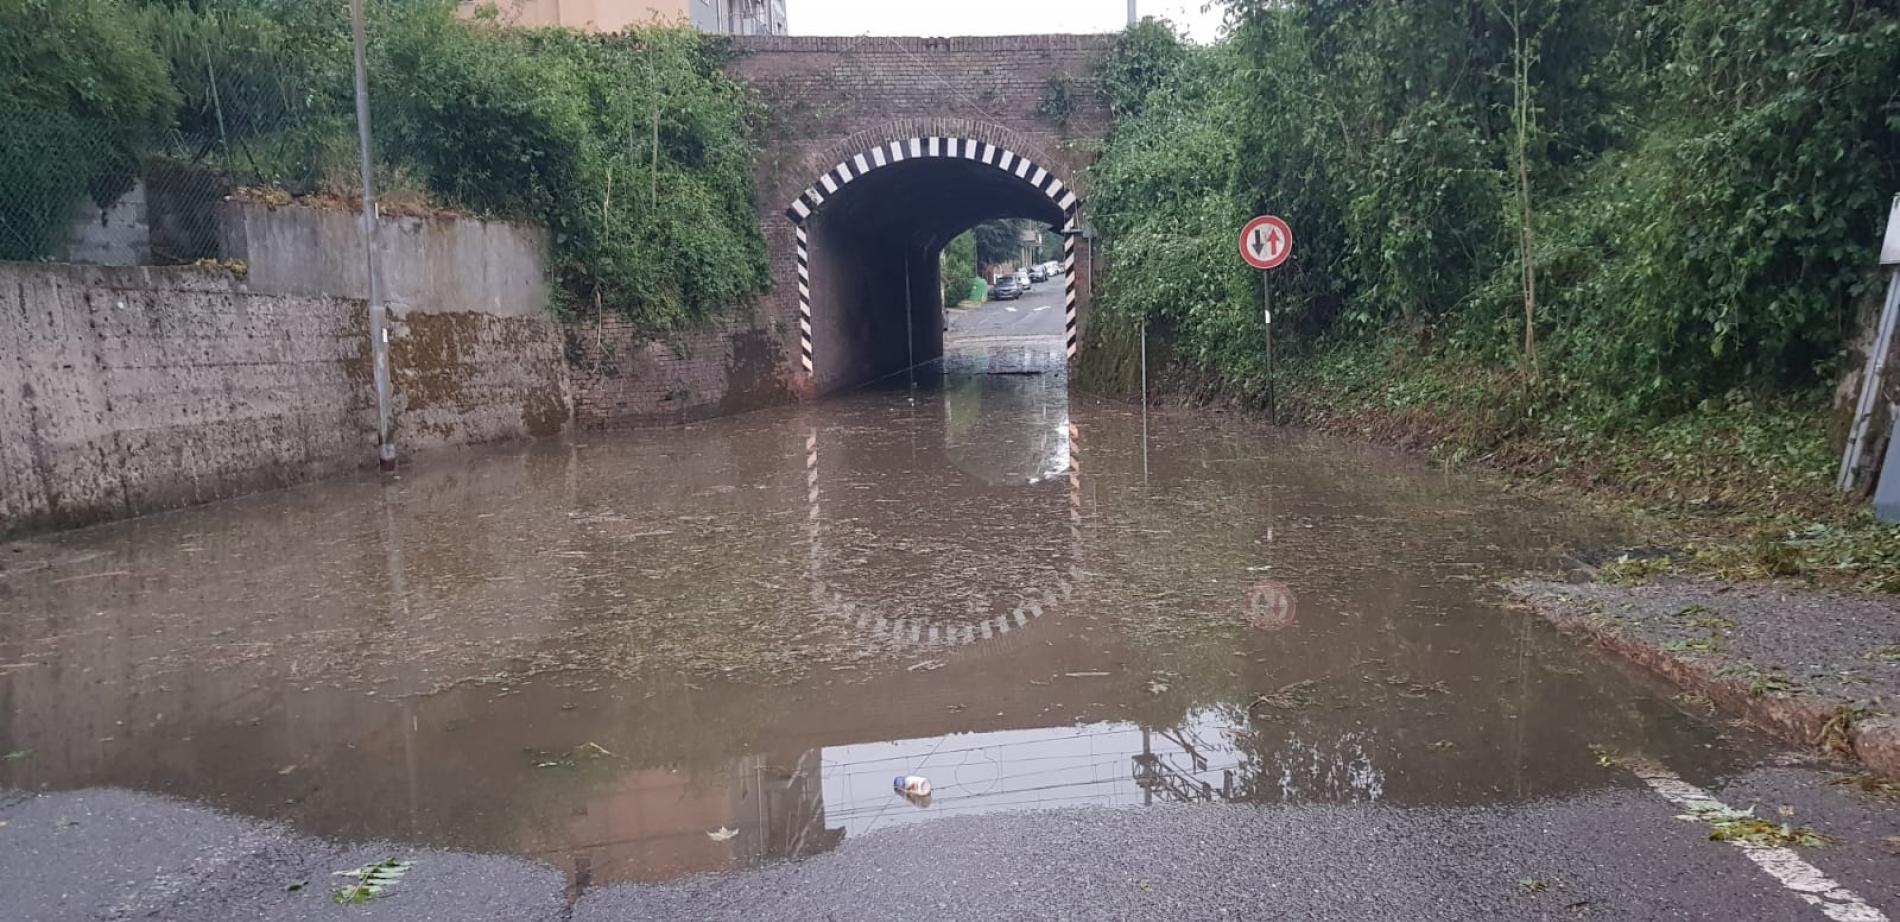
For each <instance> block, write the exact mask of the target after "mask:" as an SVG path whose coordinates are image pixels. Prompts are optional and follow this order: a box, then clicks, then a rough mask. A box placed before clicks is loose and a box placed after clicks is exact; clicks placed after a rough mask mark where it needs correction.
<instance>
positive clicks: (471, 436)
mask: <svg viewBox="0 0 1900 922" xmlns="http://www.w3.org/2000/svg"><path fill="white" fill-rule="evenodd" d="M367 316H368V313H367V308H366V306H365V305H364V304H363V302H361V301H356V300H352V299H348V298H334V297H323V296H295V295H279V294H262V293H259V292H257V291H255V290H253V289H251V288H250V287H249V286H248V285H246V284H244V283H243V282H242V281H240V280H238V279H235V278H233V277H231V276H229V275H226V274H223V273H216V272H204V271H199V270H192V269H157V268H130V269H126V268H116V269H115V268H89V267H79V266H62V265H27V264H0V533H4V532H15V531H23V530H28V529H39V528H51V527H63V526H72V525H82V524H86V523H89V522H95V521H100V520H104V519H110V518H120V517H125V516H131V515H139V514H143V513H147V512H153V511H157V510H161V509H167V508H172V507H176V506H182V505H188V504H192V503H201V502H208V501H211V500H216V499H221V498H225V497H229V496H235V495H239V494H242V493H247V492H253V491H256V490H262V489H269V488H273V487H282V486H287V485H290V484H294V483H299V482H302V481H306V480H310V479H312V478H316V477H322V476H326V475H330V474H336V473H342V472H346V471H350V470H354V469H357V468H360V467H363V466H365V465H366V463H367V462H368V461H369V460H370V459H372V458H373V456H374V446H375V431H376V420H375V408H374V404H373V402H372V399H371V388H370V378H369V362H368V359H367V353H368V344H369V335H368V329H367V320H366V318H367ZM561 344H562V341H561V333H560V326H559V324H557V323H555V322H554V321H553V320H551V319H549V318H546V317H539V318H523V317H497V316H493V315H489V314H485V313H481V312H474V311H463V312H454V313H446V312H445V313H436V314H421V313H411V314H408V315H399V316H398V317H397V318H396V320H395V322H394V323H392V325H391V354H392V357H393V364H394V366H395V368H396V369H397V371H396V374H395V387H396V399H395V407H394V408H395V422H396V432H395V434H396V439H397V444H398V445H399V446H400V447H401V449H402V453H403V455H404V456H405V457H406V458H409V459H411V460H413V459H414V458H415V457H416V456H418V455H422V454H426V453H429V452H431V451H435V450H439V449H443V448H449V447H455V446H462V445H471V444H477V443H481V442H491V441H497V440H504V439H515V438H523V437H528V436H538V435H549V434H554V433H558V432H560V431H561V429H562V427H563V426H564V425H565V424H566V422H567V418H568V403H567V397H566V392H565V387H566V381H565V376H564V373H563V368H564V362H563V359H562V356H561Z"/></svg>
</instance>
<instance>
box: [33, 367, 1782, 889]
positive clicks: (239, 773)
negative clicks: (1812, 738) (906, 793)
mask: <svg viewBox="0 0 1900 922" xmlns="http://www.w3.org/2000/svg"><path fill="white" fill-rule="evenodd" d="M946 364H947V369H946V371H945V373H943V374H931V375H926V376H924V377H923V378H922V379H920V382H919V387H918V388H917V390H915V391H914V392H913V391H910V390H908V389H907V388H905V387H903V386H902V385H901V384H900V386H898V387H897V388H895V389H887V390H877V391H870V392H864V393H859V394H854V395H850V396H846V397H842V398H839V399H835V400H831V401H828V402H824V403H820V404H817V405H811V406H802V407H789V408H783V409H778V410H772V411H767V412H762V413H756V414H752V415H747V416H743V417H738V418H731V419H723V420H716V421H712V422H707V423H703V424H699V425H695V426H691V427H687V428H683V429H678V430H668V431H658V432H652V431H641V432H628V433H611V434H609V433H598V434H587V435H584V436H581V437H577V438H576V439H574V440H573V441H572V442H571V443H568V444H552V443H550V444H537V445H529V446H520V447H509V448H506V449H500V450H494V451H488V452H483V453H479V454H473V455H469V456H465V457H463V458H461V459H458V460H450V461H439V460H438V461H431V462H429V463H427V464H425V465H424V466H423V467H422V468H420V469H417V470H413V471H407V472H405V473H404V474H403V475H402V477H401V478H400V479H395V480H391V481H388V482H387V483H383V482H380V481H378V480H375V479H373V478H364V479H357V480H347V481H338V482H328V483H323V484H317V485H312V486H309V487H305V488H300V489H295V490H290V491H285V492H280V493H273V494H268V495H261V496H256V497H251V498H248V499H243V500H239V501H234V502H228V503H222V504H218V505H215V506H210V507H203V508H198V509H192V510H185V511H181V512H176V513H170V514H165V515H158V516H152V517H149V518H144V519H139V520H135V521H130V522H125V523H120V524H115V525H109V526H104V527H98V528H92V529H87V530H83V531H77V532H71V533H65V534H58V535H50V536H46V537H42V538H38V539H34V540H29V541H23V542H16V543H14V544H11V545H0V612H3V613H4V614H3V615H0V753H10V754H11V755H9V756H8V757H7V758H6V759H5V760H4V761H0V787H14V788H20V789H27V790H39V789H46V790H57V789H70V788H79V787H88V786H102V785H109V786H122V787H128V788H134V789H138V790H144V791H151V792H158V793H164V794H170V795H175V796H179V797H183V798H186V799H189V800H192V801H196V802H200V803H206V804H210V805H215V806H218V807H221V808H225V809H228V810H231V811H234V812H237V813H240V814H244V815H248V816H253V817H258V818H264V819H269V820H275V821H281V822H283V823H285V824H287V825H289V826H291V827H293V828H295V829H297V830H300V831H304V832H309V833H313V834H317V835H322V836H328V837H337V838H341V839H345V840H353V841H355V840H371V839H388V840H393V841H396V842H400V843H412V844H415V845H426V846H439V847H452V848H460V849H471V850H478V851H487V852H499V853H507V854H516V855H524V856H531V857H534V858H536V859H538V860H542V861H545V862H548V863H549V864H552V865H554V866H556V867H558V868H560V869H562V870H563V871H564V872H565V873H567V874H568V875H569V877H570V882H571V884H572V885H574V886H575V887H576V888H577V889H579V888H584V887H587V886H591V885H594V884H603V883H608V882H613V881H658V880H666V879H670V878H676V877H679V876H682V875H689V874H694V873H700V872H707V871H716V870H721V869H725V868H731V867H736V866H745V865H750V864H756V863H759V862H764V861H769V860H775V859H781V858H789V857H799V856H805V855H810V854H814V853H817V852H822V851H825V850H827V849H830V848H832V847H834V846H836V845H837V844H838V843H839V842H841V841H843V840H845V839H847V838H855V837H858V836H862V835H865V834H867V833H870V832H872V831H875V830H879V829H884V828H888V827H892V826H896V825H902V824H910V823H918V822H926V821H929V820H932V819H935V818H938V817H943V816H956V815H966V814H972V813H984V812H991V811H1004V810H1022V809H1033V808H1041V807H1054V806H1069V805H1127V806H1130V807H1139V806H1141V805H1148V806H1147V807H1145V809H1149V810H1152V811H1160V810H1165V809H1168V807H1167V806H1165V805H1169V804H1177V803H1182V802H1187V803H1196V802H1253V803H1264V804H1314V803H1319V804H1325V803H1374V804H1384V805H1392V806H1398V807H1410V806H1471V805H1492V804H1499V805H1509V804H1526V803H1532V802H1536V801H1540V800H1545V799H1549V798H1555V797H1562V796H1566V795H1571V794H1576V793H1579V792H1586V791H1590V790H1592V789H1598V788H1604V787H1610V786H1617V785H1635V784H1638V782H1637V781H1635V779H1633V778H1632V777H1630V776H1628V775H1627V774H1623V775H1618V774H1615V773H1610V772H1605V771H1604V770H1603V769H1602V768H1600V767H1599V766H1598V764H1597V756H1596V753H1597V751H1598V749H1595V748H1593V747H1600V748H1601V749H1607V750H1614V751H1621V752H1640V753H1644V754H1647V755H1650V756H1653V757H1656V758H1659V759H1663V760H1666V761H1667V762H1668V763H1669V764H1670V765H1672V766H1674V767H1675V768H1676V769H1677V770H1678V771H1681V772H1683V773H1684V774H1685V775H1689V774H1692V773H1693V774H1694V775H1696V776H1698V777H1703V778H1720V777H1724V776H1727V775H1729V774H1732V773H1735V772H1737V771H1740V770H1743V769H1744V768H1747V767H1751V766H1753V765H1754V764H1756V762H1755V760H1754V759H1752V758H1750V757H1747V756H1744V755H1742V754H1741V748H1740V747H1738V746H1737V745H1736V744H1732V743H1730V742H1729V741H1727V740H1725V739H1724V738H1722V737H1719V736H1718V735H1717V734H1716V733H1715V731H1714V730H1712V729H1710V728H1709V727H1708V726H1706V725H1704V724H1701V723H1698V722H1696V721H1693V720H1691V719H1689V718H1687V717H1685V716H1684V715H1683V714H1682V713H1681V712H1680V711H1679V710H1678V709H1677V708H1676V706H1675V705H1674V704H1673V703H1672V702H1671V701H1670V700H1669V698H1668V696H1667V693H1666V692H1663V691H1658V690H1655V689H1652V688H1651V687H1650V686H1647V685H1645V684H1643V683H1641V682H1640V681H1638V680H1636V679H1633V678H1632V677H1630V676H1629V675H1627V674H1625V673H1623V672H1620V671H1618V670H1617V669H1616V668H1615V667H1613V666H1612V665H1610V664H1609V663H1608V662H1607V661H1605V660H1603V659H1601V658H1599V657H1597V656H1595V655H1594V654H1591V653H1588V652H1586V651H1584V650H1582V649H1580V648H1579V647H1577V646H1576V645H1574V644H1573V643H1571V642H1569V641H1567V640H1564V639H1563V638H1561V637H1558V636H1556V635H1555V634H1554V633H1553V632H1552V631H1550V630H1549V629H1548V628H1547V627H1545V626H1544V624H1543V622H1542V621H1540V620H1538V619H1534V618H1527V617H1523V616H1520V615H1519V614H1517V613H1514V612H1510V611H1507V610H1505V609H1503V608H1502V607H1501V606H1500V603H1499V601H1498V599H1499V594H1498V593H1497V592H1496V591H1495V590H1494V589H1493V588H1492V583H1493V582H1494V581H1495V580H1497V579H1499V578H1503V577H1506V576H1511V575H1515V574H1517V573H1520V572H1522V571H1524V570H1526V569H1561V568H1562V567H1563V566H1564V561H1565V553H1566V551H1567V550H1569V549H1571V548H1580V547H1582V548H1588V547H1599V546H1603V545H1606V544H1614V543H1615V542H1616V540H1617V535H1616V532H1615V530H1614V528H1613V527H1612V526H1611V525H1609V524H1607V523H1594V522H1589V521H1585V520H1583V519H1580V518H1579V517H1578V516H1577V515H1575V514H1574V513H1569V512H1565V511H1563V510H1559V509H1555V508H1552V507H1550V506H1548V505H1547V504H1543V503H1540V502H1537V501H1533V500H1529V499H1526V498H1523V497H1518V496H1512V495H1508V494H1505V493H1501V492H1498V491H1497V490H1495V489H1493V488H1491V487H1487V486H1486V485H1484V484H1481V483H1478V482H1475V481H1473V480H1470V479H1467V478H1465V477H1462V476H1452V475H1447V474H1445V473H1443V472H1440V471H1436V470H1433V469H1430V468H1428V467H1427V466H1425V465H1424V464H1423V463H1422V462H1420V461H1418V460H1416V459H1410V458H1405V457H1400V456H1395V455H1391V454H1387V453H1384V452H1381V451H1376V450H1372V449H1369V448H1365V447H1362V446H1356V445H1353V444H1348V443H1342V442H1337V441H1332V440H1328V439H1324V438H1319V437H1316V436H1311V435H1300V434H1289V433H1280V432H1274V431H1272V430H1270V429H1267V428H1265V427H1262V426H1259V425H1257V424H1254V423H1251V422H1245V421H1230V420H1224V419H1220V418H1216V417H1210V416H1207V415H1202V414H1194V413H1185V412H1183V413H1159V414H1156V415H1155V416H1154V417H1153V418H1152V419H1150V420H1148V421H1147V425H1146V430H1145V431H1146V438H1145V439H1144V425H1143V420H1142V417H1141V415H1140V412H1139V409H1138V408H1136V407H1131V406H1127V405H1122V404H1116V403H1110V402H1105V401H1099V400H1094V399H1091V398H1088V397H1085V396H1081V395H1075V396H1071V395H1070V394H1069V392H1068V390H1067V382H1066V380H1065V379H1064V378H1063V376H1062V374H1061V364H1060V360H1059V358H1057V357H1055V356H1053V355H1051V354H1049V353H1046V352H1044V351H1042V350H1041V349H1039V348H1036V347H1029V346H999V347H994V348H988V349H980V350H976V351H971V352H966V353H961V354H958V355H954V356H952V357H951V359H950V360H949V361H948V362H947V363H946ZM1746 748H1748V749H1751V750H1759V749H1760V748H1761V747H1760V745H1759V743H1749V744H1748V746H1747V747H1746ZM904 774H922V775H925V776H927V777H929V778H930V779H931V781H932V782H933V784H934V786H935V789H936V790H935V794H934V796H933V798H932V799H931V800H930V801H929V802H928V803H924V804H918V803H913V802H910V801H907V800H905V799H903V798H901V797H899V796H897V795H895V794H894V793H893V792H892V790H891V779H892V777H893V776H896V775H904Z"/></svg>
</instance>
